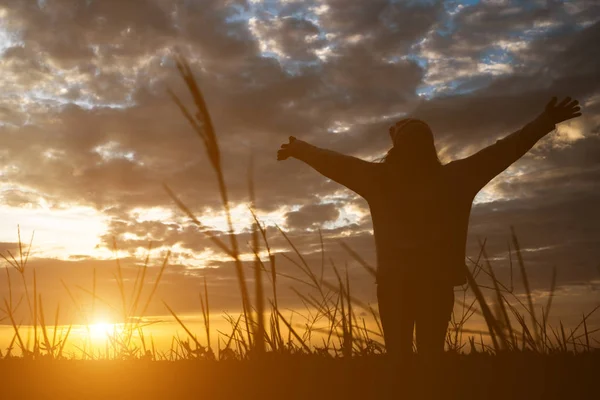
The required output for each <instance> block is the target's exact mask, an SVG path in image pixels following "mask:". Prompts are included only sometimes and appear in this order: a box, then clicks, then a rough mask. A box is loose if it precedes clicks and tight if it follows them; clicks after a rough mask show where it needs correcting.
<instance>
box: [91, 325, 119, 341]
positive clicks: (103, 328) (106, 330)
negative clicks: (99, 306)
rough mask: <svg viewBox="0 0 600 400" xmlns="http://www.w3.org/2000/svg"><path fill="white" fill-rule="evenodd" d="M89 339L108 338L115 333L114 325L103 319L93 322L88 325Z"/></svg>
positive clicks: (99, 339) (100, 339)
mask: <svg viewBox="0 0 600 400" xmlns="http://www.w3.org/2000/svg"><path fill="white" fill-rule="evenodd" d="M88 329H89V334H90V339H91V340H92V341H102V340H108V338H109V337H110V336H111V335H113V334H114V333H115V330H116V326H115V324H111V323H108V322H104V321H99V322H95V323H93V324H90V325H88Z"/></svg>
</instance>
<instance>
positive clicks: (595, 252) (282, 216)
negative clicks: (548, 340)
mask: <svg viewBox="0 0 600 400" xmlns="http://www.w3.org/2000/svg"><path fill="white" fill-rule="evenodd" d="M599 21H600V5H599V4H598V2H596V1H593V0H582V1H558V0H556V1H502V0H494V1H476V0H465V1H443V2H439V1H425V0H423V1H419V0H414V1H393V0H388V1H384V0H369V1H365V0H306V1H295V0H279V1H270V0H264V1H260V0H250V1H243V0H239V1H233V0H232V1H225V0H197V1H193V0H147V1H143V0H126V1H125V0H101V1H100V0H38V1H34V0H3V1H2V2H1V3H0V221H1V224H0V252H2V253H3V254H7V251H11V253H13V254H15V252H17V251H18V250H17V247H18V246H17V245H16V242H17V226H18V225H19V226H20V230H21V236H22V240H23V241H24V242H29V240H30V238H31V235H32V233H33V232H34V231H35V237H34V240H33V252H32V255H31V259H30V261H29V265H30V266H31V268H34V267H35V269H36V273H37V274H38V285H39V287H40V289H39V290H40V291H41V292H42V293H44V297H45V299H46V301H48V302H50V304H56V303H57V302H61V303H62V304H67V303H68V302H69V299H68V297H67V295H66V292H65V289H64V287H63V286H62V285H61V283H60V279H62V280H63V281H64V282H65V283H66V284H68V285H73V287H74V286H76V285H81V286H83V287H90V285H91V282H92V274H93V272H92V271H93V269H94V268H96V270H97V273H98V285H99V287H101V288H106V290H107V291H110V290H112V289H111V288H113V287H114V278H113V273H114V268H115V261H114V255H115V253H114V251H113V237H114V238H115V239H116V243H117V246H118V248H119V250H118V252H117V254H118V255H119V257H120V258H121V259H122V260H123V265H124V267H125V274H126V278H127V279H130V278H131V279H132V277H133V276H134V275H133V274H134V273H135V270H134V269H133V266H135V265H136V264H137V265H139V264H141V263H143V262H144V259H145V257H146V254H147V248H148V244H149V242H150V241H151V242H152V251H151V254H150V261H149V263H150V265H151V266H152V267H157V266H160V265H161V263H162V259H163V258H164V256H165V254H166V252H167V251H168V250H171V251H172V254H173V255H172V257H171V262H170V264H169V266H168V267H167V272H166V273H165V277H164V279H163V284H162V285H161V287H160V289H159V292H158V294H157V299H164V300H165V301H167V302H168V303H169V304H170V305H171V306H172V307H173V308H174V309H176V310H177V311H178V312H180V313H182V314H184V315H185V314H193V313H199V301H198V293H199V290H200V288H201V285H202V277H204V276H206V278H207V281H208V287H209V291H210V294H211V299H214V300H213V304H211V307H212V309H213V310H214V311H215V312H220V311H221V310H228V311H235V310H238V309H239V295H238V290H237V289H238V286H237V285H238V284H237V281H236V279H235V273H234V269H233V264H232V262H231V260H230V259H229V258H228V257H227V256H226V255H225V254H223V253H222V252H221V251H220V250H219V249H218V248H216V247H215V246H213V245H212V244H211V243H210V241H209V240H207V239H206V237H205V236H204V235H203V234H202V232H200V231H199V230H198V229H197V228H196V227H194V226H193V225H191V224H190V223H189V220H188V219H187V218H186V216H185V215H184V214H183V213H182V212H181V211H180V210H179V209H178V208H177V207H176V206H175V204H174V203H173V201H172V200H171V199H170V198H169V196H168V195H167V194H166V193H165V191H164V190H163V188H162V183H163V182H166V183H168V184H169V186H170V187H171V188H172V189H173V191H174V192H175V193H177V194H178V195H179V196H181V198H182V200H183V201H184V202H185V203H186V204H187V205H188V206H189V207H190V208H191V209H192V210H193V211H194V212H195V213H196V215H197V216H198V218H199V219H200V220H201V221H202V223H203V224H205V225H206V226H208V227H211V228H212V229H214V230H215V232H217V233H218V232H223V231H224V230H225V229H226V223H225V219H224V218H223V214H222V213H221V208H220V198H219V195H218V191H217V185H216V180H215V176H214V172H213V171H212V170H211V168H210V165H209V163H208V160H207V157H206V154H205V152H204V149H203V147H202V143H201V141H200V140H199V139H198V137H197V136H195V134H194V132H193V131H192V129H191V128H190V127H189V125H188V123H187V121H186V120H185V119H184V118H183V117H182V116H181V114H180V112H179V110H178V109H177V107H176V105H175V104H174V103H173V102H172V101H171V99H170V97H169V96H168V93H167V90H168V89H169V88H170V89H171V90H173V91H174V92H175V93H176V94H177V95H178V96H179V97H180V98H181V99H182V100H183V101H184V103H185V104H187V105H189V106H191V105H192V102H191V99H190V97H189V93H188V91H187V89H186V87H185V85H184V84H183V82H182V81H181V79H180V77H179V75H178V73H177V69H176V68H175V64H174V61H173V54H174V52H175V50H176V49H178V50H179V51H180V53H181V54H182V55H184V56H185V57H186V58H187V60H188V61H189V62H190V64H191V67H192V69H193V71H194V73H195V74H196V77H197V78H198V81H199V84H200V86H201V88H202V90H203V92H204V94H205V97H206V101H207V103H208V106H209V110H210V112H211V114H212V116H213V120H214V124H215V127H216V130H217V134H218V137H219V143H220V146H221V149H222V153H223V159H224V166H225V175H226V181H227V183H228V186H229V190H230V195H231V201H232V209H233V215H234V219H235V226H236V229H237V231H238V232H239V233H240V243H242V250H243V251H244V252H245V255H244V259H245V260H251V259H252V256H251V253H250V248H249V246H248V245H247V243H249V241H250V233H249V232H250V231H249V229H250V227H251V221H252V219H251V216H250V214H249V212H248V208H247V205H248V167H249V165H250V160H251V158H252V159H253V176H254V180H255V186H256V197H257V202H256V206H257V210H258V215H259V218H260V219H261V220H262V221H263V222H264V223H265V224H266V225H267V226H268V233H269V238H270V241H271V246H272V248H273V251H275V252H288V254H289V255H290V256H292V254H291V253H290V251H291V250H290V248H289V246H288V245H287V243H286V242H285V239H283V237H282V236H281V235H280V234H279V233H278V232H277V230H276V228H275V224H277V225H279V226H280V227H282V228H283V229H284V230H286V231H287V232H288V233H289V235H290V237H291V238H292V240H293V241H294V243H295V244H296V245H297V246H298V247H299V249H300V250H301V251H302V252H304V253H306V254H307V258H308V259H309V260H310V261H312V262H313V265H315V268H320V263H321V254H320V253H319V250H320V242H319V234H318V229H319V228H320V229H321V230H322V232H323V236H324V238H325V247H326V250H327V252H328V255H329V256H330V257H331V258H332V259H333V260H334V262H336V263H338V264H339V265H340V266H343V265H344V264H345V263H347V265H348V271H349V273H350V276H351V278H352V281H351V284H352V285H353V288H354V294H355V295H356V296H357V297H361V298H363V299H365V300H366V301H370V302H372V303H373V302H375V285H374V282H373V279H372V278H371V277H369V276H368V275H367V274H365V272H364V271H363V270H362V268H361V267H360V266H358V265H357V264H356V263H355V262H354V261H353V260H352V258H351V257H350V256H349V255H348V254H347V253H346V252H345V251H344V250H343V249H342V248H341V247H340V246H339V244H338V243H337V242H338V240H339V239H340V238H341V239H343V240H344V241H345V242H346V243H347V244H349V245H350V246H351V247H352V248H353V249H354V250H355V251H356V252H357V253H359V254H360V255H361V256H363V257H364V258H365V259H366V260H368V261H369V262H371V263H373V264H374V260H375V253H374V251H375V249H374V241H373V237H372V225H371V219H370V216H369V212H368V208H367V204H366V202H365V201H364V200H362V199H360V198H358V197H357V196H356V195H355V194H353V193H352V192H350V191H348V190H346V189H344V188H343V187H341V186H339V185H338V184H336V183H335V182H331V181H328V180H326V179H325V178H323V177H322V176H320V175H319V174H318V173H317V172H315V171H314V170H312V169H311V168H309V167H307V166H306V165H303V164H302V163H301V162H299V161H297V160H291V161H287V162H277V161H276V152H277V150H278V148H279V146H280V144H281V143H283V142H287V138H288V136H290V135H293V136H296V137H298V138H299V139H303V140H306V141H308V142H310V143H313V144H315V145H318V146H321V147H325V148H329V149H333V150H336V151H340V152H343V153H346V154H352V155H355V156H358V157H361V158H364V159H367V160H375V159H377V158H378V157H381V156H382V155H383V154H384V152H385V151H386V150H387V149H389V147H390V146H391V141H390V139H389V136H388V133H387V131H388V127H389V126H390V125H392V124H393V123H394V122H395V121H396V120H398V119H400V118H402V117H404V116H406V115H411V116H415V117H418V118H422V119H424V120H426V121H427V122H428V123H429V124H430V125H431V127H432V130H433V132H434V135H435V141H436V147H437V150H438V152H439V154H440V158H441V159H442V161H444V162H448V161H451V160H454V159H457V158H461V157H465V156H468V155H470V154H472V153H473V152H475V151H477V150H478V149H480V148H482V147H484V146H486V145H489V144H491V143H493V142H494V141H495V140H496V139H498V138H500V137H502V136H504V135H507V134H509V133H511V132H513V131H515V130H517V129H519V128H520V127H522V126H523V125H524V124H525V123H527V122H529V121H530V120H531V119H533V118H534V117H535V116H536V115H537V114H538V113H540V112H541V111H542V110H543V107H544V105H545V104H546V102H547V101H548V100H549V99H550V98H551V97H552V96H554V95H556V96H559V97H563V96H572V97H574V98H577V99H578V100H579V101H580V103H581V105H582V111H583V113H584V115H583V117H581V118H579V119H576V120H573V121H571V122H568V123H563V124H561V125H559V127H558V129H557V131H556V132H555V133H552V134H550V135H548V136H547V137H546V138H545V139H543V140H542V141H541V142H540V143H539V144H538V145H537V146H536V147H535V148H534V149H533V150H532V151H531V152H530V153H529V154H528V155H527V156H525V157H524V158H523V159H522V160H520V161H519V162H518V163H516V164H515V165H514V166H512V167H511V168H510V169H509V170H507V171H505V172H504V173H502V174H501V175H500V176H499V177H498V178H496V179H495V180H494V181H492V182H491V183H490V184H489V185H488V186H487V187H486V188H485V189H484V190H483V191H482V192H481V193H480V194H479V195H478V197H477V199H476V205H475V207H474V208H473V212H472V216H471V222H470V231H469V242H468V246H467V247H468V248H467V255H468V256H470V257H476V256H477V248H478V240H479V239H481V240H483V239H485V238H487V244H488V252H489V255H490V257H491V258H492V262H493V265H494V266H496V269H497V271H498V274H499V275H500V277H501V279H503V280H505V281H506V282H508V277H509V273H508V264H509V262H508V254H507V250H508V247H507V246H508V242H509V240H510V226H511V225H512V226H514V227H515V230H516V232H517V234H518V236H519V239H520V242H521V246H522V248H523V249H524V253H523V254H524V258H525V263H526V265H527V267H528V271H529V273H530V281H531V286H532V288H533V289H534V290H535V298H536V299H537V300H540V301H545V296H546V295H547V290H548V288H549V286H550V281H551V276H552V267H556V269H557V286H558V289H557V295H556V296H557V297H556V302H555V304H556V309H555V316H556V317H557V318H561V319H563V320H564V321H567V323H568V322H572V321H574V319H580V317H581V314H582V313H583V312H588V311H590V310H591V309H592V308H593V307H594V306H595V305H597V304H599V303H600V246H599V243H600V207H599V204H600V53H599V49H600V47H599V46H598V43H600V22H599ZM278 261H279V262H280V266H281V267H280V268H281V271H282V272H284V273H288V274H295V275H297V274H298V273H297V271H296V270H295V269H294V268H295V267H293V266H292V264H290V263H289V262H287V261H286V260H285V259H284V258H283V257H282V256H278ZM4 265H5V263H0V266H4ZM153 270H154V271H155V270H156V269H155V268H154V269H153ZM516 274H517V271H516V270H515V276H517V275H516ZM248 275H249V276H251V271H250V270H248ZM280 286H281V290H282V299H283V300H282V301H283V302H285V304H286V305H287V306H289V307H290V308H294V307H298V306H301V302H300V300H299V299H298V298H297V297H295V295H294V294H293V293H291V292H290V291H289V290H287V289H288V288H289V287H290V286H298V284H297V283H295V282H294V281H291V280H285V279H282V280H281V281H280ZM299 288H301V287H299ZM301 289H305V288H301ZM7 290H8V289H7V285H6V277H5V274H4V272H2V273H0V297H5V296H7ZM15 290H16V289H15ZM517 290H519V291H520V290H522V288H521V287H520V286H517ZM49 307H54V306H49ZM50 309H51V308H50ZM151 314H154V315H166V314H167V312H166V310H165V309H164V307H163V306H162V304H161V303H160V302H157V303H156V304H155V305H154V306H153V308H152V309H151ZM1 323H2V324H5V323H6V322H1Z"/></svg>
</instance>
